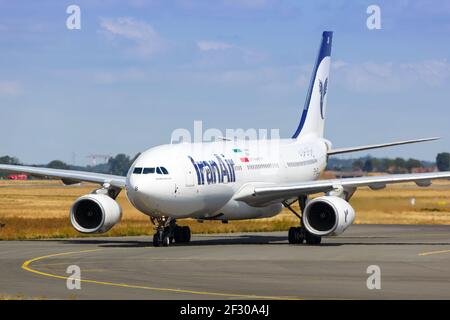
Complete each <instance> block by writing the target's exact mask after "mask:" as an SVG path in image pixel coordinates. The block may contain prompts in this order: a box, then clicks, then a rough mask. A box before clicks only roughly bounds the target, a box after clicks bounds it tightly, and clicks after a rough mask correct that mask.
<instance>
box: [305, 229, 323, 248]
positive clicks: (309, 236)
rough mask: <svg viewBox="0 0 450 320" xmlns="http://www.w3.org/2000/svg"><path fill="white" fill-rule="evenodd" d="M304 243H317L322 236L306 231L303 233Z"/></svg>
mask: <svg viewBox="0 0 450 320" xmlns="http://www.w3.org/2000/svg"><path fill="white" fill-rule="evenodd" d="M305 240H306V243H307V244H309V245H318V244H320V242H321V241H322V237H320V236H316V235H314V234H312V233H309V232H307V233H306V234H305Z"/></svg>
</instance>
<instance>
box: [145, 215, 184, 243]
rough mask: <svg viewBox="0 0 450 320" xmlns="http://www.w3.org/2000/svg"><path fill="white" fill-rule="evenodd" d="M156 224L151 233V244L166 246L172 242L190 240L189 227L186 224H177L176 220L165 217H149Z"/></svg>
mask: <svg viewBox="0 0 450 320" xmlns="http://www.w3.org/2000/svg"><path fill="white" fill-rule="evenodd" d="M150 219H151V221H152V223H153V224H154V225H155V226H156V232H155V234H154V235H153V246H155V247H160V246H163V247H168V246H169V245H170V244H172V243H174V242H175V243H187V242H189V241H190V240H191V229H190V228H189V227H188V226H178V225H177V224H176V220H175V219H172V218H167V217H157V218H153V217H152V218H150Z"/></svg>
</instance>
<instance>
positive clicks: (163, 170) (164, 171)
mask: <svg viewBox="0 0 450 320" xmlns="http://www.w3.org/2000/svg"><path fill="white" fill-rule="evenodd" d="M161 171H162V173H164V174H169V171H167V169H166V168H164V167H161Z"/></svg>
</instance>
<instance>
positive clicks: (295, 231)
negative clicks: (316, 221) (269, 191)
mask: <svg viewBox="0 0 450 320" xmlns="http://www.w3.org/2000/svg"><path fill="white" fill-rule="evenodd" d="M307 199H308V197H307V196H300V197H299V198H298V203H299V207H300V211H301V213H297V212H296V211H295V210H294V209H292V207H291V205H292V204H293V202H291V203H287V202H286V201H285V202H283V205H284V206H285V207H286V208H288V209H289V210H290V211H291V212H292V213H293V214H294V215H295V216H297V217H298V218H299V219H300V226H299V227H291V228H290V229H289V233H288V240H289V243H290V244H302V243H303V242H306V244H309V245H317V244H320V242H321V241H322V237H320V236H316V235H314V234H312V233H310V232H309V231H308V230H306V228H305V227H304V223H303V215H302V213H303V211H304V209H305V207H306V200H307Z"/></svg>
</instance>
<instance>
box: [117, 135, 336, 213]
mask: <svg viewBox="0 0 450 320" xmlns="http://www.w3.org/2000/svg"><path fill="white" fill-rule="evenodd" d="M329 148H330V143H329V142H328V140H325V139H323V138H318V137H314V136H313V137H304V138H299V139H279V140H278V139H277V140H250V141H249V140H241V141H239V140H238V141H218V142H209V143H180V144H170V145H162V146H158V147H155V148H151V149H149V150H147V151H145V152H144V153H142V154H141V155H140V156H139V157H138V158H137V160H136V161H135V163H134V164H133V165H132V167H131V168H130V170H129V172H128V174H127V186H126V191H127V197H128V199H129V201H130V202H131V203H132V205H133V206H134V207H136V208H137V209H138V210H139V211H141V212H143V213H145V214H146V215H149V216H152V217H161V216H165V217H172V218H196V219H217V220H239V219H254V218H266V217H272V216H274V215H276V214H278V213H279V212H280V211H281V210H282V207H283V206H282V204H281V203H274V204H270V205H268V206H264V207H253V206H250V205H248V204H246V203H244V202H241V201H236V200H234V198H235V196H236V195H237V194H239V192H240V191H241V190H243V189H244V188H245V186H246V185H248V184H252V183H258V184H259V185H261V184H267V185H271V184H279V183H290V182H292V183H294V182H297V183H298V182H299V181H312V180H316V179H317V178H318V177H319V175H320V173H321V172H322V171H323V170H324V169H325V167H326V164H327V150H328V149H329ZM158 167H159V168H164V169H166V170H167V172H168V174H163V173H162V172H161V169H159V170H158ZM136 168H137V169H136ZM141 168H142V171H141V172H140V170H141ZM145 168H147V169H146V171H144V170H145ZM136 171H137V172H140V173H135V172H136ZM157 171H158V172H159V173H158V172H157Z"/></svg>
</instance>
